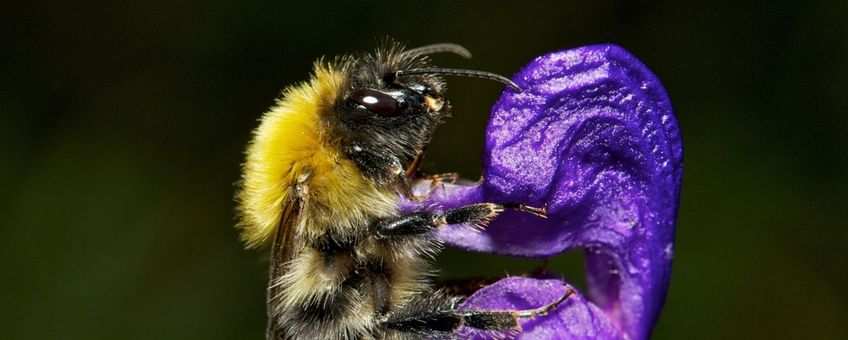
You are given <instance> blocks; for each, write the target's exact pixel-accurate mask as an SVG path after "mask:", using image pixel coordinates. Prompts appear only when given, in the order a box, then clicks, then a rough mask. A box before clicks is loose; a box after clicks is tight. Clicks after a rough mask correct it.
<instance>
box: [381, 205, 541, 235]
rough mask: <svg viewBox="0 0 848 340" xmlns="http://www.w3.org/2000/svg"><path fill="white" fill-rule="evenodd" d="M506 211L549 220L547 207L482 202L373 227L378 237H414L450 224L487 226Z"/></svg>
mask: <svg viewBox="0 0 848 340" xmlns="http://www.w3.org/2000/svg"><path fill="white" fill-rule="evenodd" d="M504 209H515V210H519V211H524V212H528V213H531V214H534V215H537V216H541V217H545V214H546V213H547V212H546V210H545V208H535V207H531V206H526V205H523V204H497V203H478V204H471V205H466V206H462V207H459V208H454V209H450V210H448V211H445V212H441V213H439V212H431V211H419V212H414V213H411V214H408V215H402V216H398V217H393V218H388V219H385V220H382V221H379V222H377V223H375V224H374V225H373V227H372V229H373V231H374V232H375V233H376V234H377V236H378V237H381V238H388V237H393V236H410V235H421V234H425V233H427V232H429V231H431V230H433V229H436V228H439V227H441V226H443V225H446V224H474V225H476V226H478V227H483V226H484V225H485V224H486V223H487V222H489V221H490V220H491V219H493V218H495V216H497V215H498V214H499V213H501V212H502V211H504Z"/></svg>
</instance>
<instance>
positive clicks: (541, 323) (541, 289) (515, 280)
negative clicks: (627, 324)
mask: <svg viewBox="0 0 848 340" xmlns="http://www.w3.org/2000/svg"><path fill="white" fill-rule="evenodd" d="M566 289H567V288H566V286H565V283H564V282H562V281H560V280H557V279H546V280H540V279H531V278H525V277H510V278H506V279H503V280H500V281H498V282H496V283H495V284H492V285H490V286H488V287H486V288H483V289H481V290H479V291H478V292H477V293H475V294H474V295H472V296H471V297H470V298H468V300H466V301H465V302H464V303H463V304H462V305H461V306H460V309H461V310H466V311H467V310H532V309H536V308H539V307H543V306H547V305H549V304H551V303H552V302H554V301H557V300H558V299H559V298H560V297H562V295H563V294H565V292H566ZM520 323H521V332H520V333H519V334H518V335H517V337H516V338H517V339H622V338H623V337H622V335H621V334H620V332H619V330H618V328H617V327H616V326H615V325H614V324H613V323H612V321H611V320H610V319H609V318H608V317H607V315H606V314H605V313H604V311H602V310H600V309H599V308H598V307H597V306H595V305H594V304H592V303H590V302H588V301H586V299H584V298H583V297H582V296H580V295H579V294H575V295H572V296H570V297H569V298H568V300H566V301H565V302H563V303H562V304H561V305H559V306H558V307H557V308H556V309H554V310H553V311H551V312H550V313H548V314H546V315H542V316H537V317H535V318H532V319H522V320H521V321H520ZM463 331H464V332H466V333H465V335H468V338H471V339H489V338H491V337H492V335H493V334H490V333H483V332H475V331H473V330H470V329H464V330H463Z"/></svg>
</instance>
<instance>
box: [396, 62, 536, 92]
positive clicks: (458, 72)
mask: <svg viewBox="0 0 848 340" xmlns="http://www.w3.org/2000/svg"><path fill="white" fill-rule="evenodd" d="M410 74H444V75H448V76H461V77H474V78H483V79H489V80H494V81H498V82H501V83H504V84H506V85H509V87H512V88H513V89H515V90H516V91H518V92H523V90H522V89H521V87H518V84H516V83H515V82H513V81H512V80H510V79H509V78H507V77H504V76H502V75H500V74H495V73H491V72H486V71H477V70H464V69H453V68H440V67H426V68H416V69H411V70H401V71H397V72H395V75H394V76H395V78H398V77H400V76H404V75H410Z"/></svg>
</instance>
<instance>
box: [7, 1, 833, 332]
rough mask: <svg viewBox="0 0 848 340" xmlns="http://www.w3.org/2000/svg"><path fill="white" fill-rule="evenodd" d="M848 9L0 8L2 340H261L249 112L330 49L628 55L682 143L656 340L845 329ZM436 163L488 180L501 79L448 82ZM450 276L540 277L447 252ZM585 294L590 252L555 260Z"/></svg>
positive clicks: (520, 265) (473, 64)
mask: <svg viewBox="0 0 848 340" xmlns="http://www.w3.org/2000/svg"><path fill="white" fill-rule="evenodd" d="M847 19H848V2H845V1H832V2H821V1H819V2H799V3H798V4H791V3H788V2H781V1H777V2H775V1H754V2H749V3H747V4H736V2H733V1H728V3H726V4H720V3H712V2H709V1H706V2H704V1H698V2H690V3H688V4H680V3H679V2H674V1H586V2H576V1H563V2H556V3H550V4H542V3H540V2H528V3H523V4H514V5H504V6H498V7H495V6H493V5H492V4H490V3H489V2H486V1H478V2H464V3H461V4H459V3H456V2H454V1H421V2H410V3H407V4H404V5H401V4H400V3H398V2H395V3H391V4H388V3H387V4H376V3H370V2H367V1H357V2H350V3H346V4H341V3H339V4H330V3H325V4H306V2H303V3H284V2H282V1H265V2H257V3H250V4H247V3H245V4H240V3H239V2H236V1H233V2H232V3H223V2H220V1H194V2H182V3H175V2H172V1H147V2H141V3H138V4H131V3H118V2H116V3H101V2H87V3H84V2H81V1H50V2H41V1H20V2H17V1H12V2H9V1H4V2H3V3H2V4H0V39H2V40H0V188H2V193H3V194H2V195H1V196H0V227H2V233H0V263H2V271H0V273H2V274H0V275H2V279H0V325H2V326H1V327H0V338H3V339H117V338H125V339H259V338H261V337H262V334H263V325H264V311H263V308H264V307H263V299H264V293H263V290H264V281H265V279H266V273H265V271H266V268H265V266H266V264H265V262H264V259H265V255H264V254H261V253H259V252H256V251H245V250H243V249H242V246H241V244H240V243H239V242H238V240H237V232H236V231H235V230H234V229H233V228H232V227H231V226H232V224H233V205H234V204H233V200H232V196H233V192H234V186H233V183H234V182H235V181H236V180H237V179H238V176H239V163H240V162H241V160H242V149H243V148H244V146H245V143H246V142H247V141H248V138H249V134H250V130H251V129H252V128H253V127H254V126H256V125H257V121H256V120H257V118H258V117H259V115H260V114H261V113H262V112H263V111H264V110H265V109H266V108H268V107H269V106H270V105H271V104H272V102H273V99H274V97H275V96H276V95H277V94H278V91H279V90H280V89H281V88H282V87H283V86H285V85H287V84H291V83H292V82H295V81H300V80H304V79H306V77H307V73H308V72H309V69H310V66H311V63H312V61H313V60H314V59H316V58H317V57H319V56H321V55H336V54H340V53H346V52H351V51H361V50H367V49H370V48H372V47H373V46H374V45H375V41H376V40H377V39H378V38H380V37H384V36H387V35H389V36H392V37H395V38H397V39H399V40H401V41H405V42H407V43H408V44H409V45H413V46H414V45H423V44H428V43H434V42H445V41H449V42H456V43H460V44H463V45H465V46H467V47H468V48H469V49H470V50H471V51H473V52H474V53H475V58H474V59H473V60H471V61H467V60H462V59H459V58H456V57H452V56H442V55H439V56H436V57H435V60H436V62H437V63H439V64H440V65H442V66H450V67H467V68H476V69H482V70H489V71H494V72H499V73H503V74H506V75H510V74H512V73H513V72H516V71H517V70H518V69H519V68H521V67H522V66H523V65H524V64H525V63H527V62H528V61H529V60H530V59H532V58H534V57H536V56H538V55H541V54H543V53H546V52H550V51H554V50H558V49H564V48H570V47H577V46H581V45H587V44H595V43H601V42H614V43H617V44H620V45H621V46H624V47H625V48H627V49H628V50H630V51H631V52H633V53H634V54H636V55H637V56H638V57H639V58H641V59H642V60H643V61H644V62H645V63H646V64H648V65H649V66H650V68H651V69H652V70H653V71H654V72H655V73H656V74H657V75H658V76H659V78H660V79H662V81H663V82H664V84H665V86H666V88H667V90H668V92H669V94H670V95H671V98H672V102H673V103H674V106H675V108H676V111H677V115H678V118H679V120H680V125H681V127H682V129H683V136H684V142H685V151H686V164H685V168H686V170H685V173H684V186H683V197H682V200H681V207H680V216H679V224H678V237H677V243H676V246H675V255H676V259H675V260H676V262H675V266H674V274H673V276H672V283H671V287H670V290H669V295H668V300H667V304H666V308H665V310H664V312H663V314H662V316H661V318H660V322H659V324H658V325H657V328H656V331H655V338H657V339H681V338H687V339H715V338H774V339H776V338H786V339H792V338H796V339H797V338H816V339H825V338H831V339H835V338H842V339H845V338H848V294H846V292H845V290H846V289H848V275H846V272H845V271H846V268H848V255H846V254H845V253H846V251H848V223H846V222H845V220H846V216H848V176H846V175H848V157H847V156H848V150H846V148H847V147H848V110H847V109H848V91H846V88H848V85H846V82H848V34H846V33H848V25H846V22H847V21H846V20H847ZM450 84H451V91H450V92H449V96H450V98H451V99H452V102H453V106H454V111H455V118H453V119H451V120H450V121H449V123H448V124H446V125H444V126H443V128H441V130H439V131H438V133H437V135H436V136H435V141H434V145H432V148H431V152H430V154H429V155H428V158H427V161H426V164H425V169H430V170H431V171H449V170H458V171H460V172H461V173H462V174H464V175H465V176H466V177H469V178H476V177H477V176H479V154H480V152H481V150H482V144H483V131H484V127H485V123H486V119H487V115H488V111H489V108H490V106H491V104H492V103H493V102H494V101H495V99H496V98H497V97H498V95H499V92H500V89H501V88H502V87H501V86H500V85H498V84H496V83H490V82H482V81H478V80H472V79H450ZM439 265H440V267H441V268H442V269H443V272H444V273H445V275H447V276H449V277H460V276H469V275H481V274H488V275H499V274H503V273H505V272H508V273H513V274H518V273H521V272H523V271H526V270H530V269H532V268H533V267H534V266H535V265H536V262H533V261H528V260H509V259H501V258H497V257H494V256H485V255H468V254H463V253H460V252H457V251H448V252H447V253H446V254H445V255H443V256H441V257H440V258H439ZM554 269H555V270H557V271H561V272H563V273H565V274H566V275H569V276H571V277H573V278H574V279H575V280H576V281H577V282H581V280H582V278H581V277H580V272H581V255H580V254H572V255H566V256H564V257H561V258H558V259H556V260H555V261H554Z"/></svg>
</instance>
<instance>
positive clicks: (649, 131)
mask: <svg viewBox="0 0 848 340" xmlns="http://www.w3.org/2000/svg"><path fill="white" fill-rule="evenodd" d="M513 80H514V81H515V82H516V83H517V84H518V85H519V86H521V87H522V88H523V89H524V92H522V93H517V92H515V91H512V90H507V91H506V92H505V93H504V94H503V95H502V96H501V98H500V99H499V100H498V102H497V103H496V104H495V106H494V108H493V112H492V116H491V118H490V121H489V126H488V128H487V132H486V138H487V140H486V151H485V153H484V155H483V180H482V181H481V182H479V183H476V184H473V185H468V186H462V185H451V186H445V187H444V188H442V189H439V190H437V191H436V192H434V193H433V194H432V195H431V196H430V198H429V199H428V200H427V201H426V202H425V203H424V204H426V205H429V206H435V207H439V208H449V207H455V206H461V205H465V204H470V203H477V202H497V203H523V204H528V205H532V206H536V207H543V206H546V207H547V210H548V218H546V219H543V218H540V217H537V216H533V215H530V214H526V213H521V212H516V211H507V212H505V213H503V214H501V216H499V217H498V218H496V219H495V220H494V221H492V222H491V223H490V224H489V225H488V226H487V227H486V229H485V230H484V231H482V232H477V231H475V230H472V229H471V228H468V227H462V226H454V227H450V228H444V229H443V230H440V233H439V237H440V238H441V239H442V240H444V241H445V242H446V243H447V244H449V245H452V246H455V247H459V248H462V249H466V250H469V251H480V252H491V253H497V254H504V255H515V256H527V257H548V256H553V255H556V254H559V253H561V252H564V251H567V250H570V249H575V248H583V249H585V250H586V270H587V273H586V275H587V282H588V284H589V291H588V292H587V294H588V296H589V298H590V300H591V301H592V302H593V303H594V304H595V305H596V306H597V307H598V308H600V310H603V311H604V313H605V314H606V315H607V316H609V318H610V319H611V320H612V321H613V322H614V323H615V324H616V325H617V326H618V327H619V328H620V329H621V330H622V331H623V332H625V333H626V334H627V335H628V336H629V337H630V338H632V339H645V338H647V337H648V336H650V333H651V330H652V328H653V325H654V324H655V322H656V319H657V317H658V315H659V312H660V309H661V308H662V305H663V302H664V300H665V293H666V289H667V287H668V281H669V275H670V270H671V262H672V251H673V240H674V223H675V218H676V214H677V205H678V196H679V191H680V180H681V173H682V155H683V151H682V145H681V141H680V135H679V128H678V126H677V121H676V119H675V117H674V115H673V112H672V108H671V104H670V102H669V100H668V96H667V94H666V92H665V90H664V89H663V87H662V84H660V82H659V80H658V79H657V78H656V77H655V76H654V75H653V74H652V73H651V72H650V71H649V70H648V69H647V67H646V66H645V65H644V64H642V63H641V62H639V61H638V60H637V59H636V58H635V57H633V56H632V55H631V54H630V53H628V52H627V51H625V50H623V49H622V48H620V47H618V46H615V45H596V46H588V47H583V48H577V49H572V50H566V51H561V52H555V53H551V54H548V55H545V56H542V57H539V58H537V59H535V60H534V61H533V62H531V63H530V65H528V66H527V67H525V68H524V69H523V70H522V71H520V72H519V73H518V74H517V75H516V76H515V77H514V78H513ZM420 207H421V205H420V204H414V203H411V202H407V203H406V205H405V209H407V210H417V209H419V208H420Z"/></svg>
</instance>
